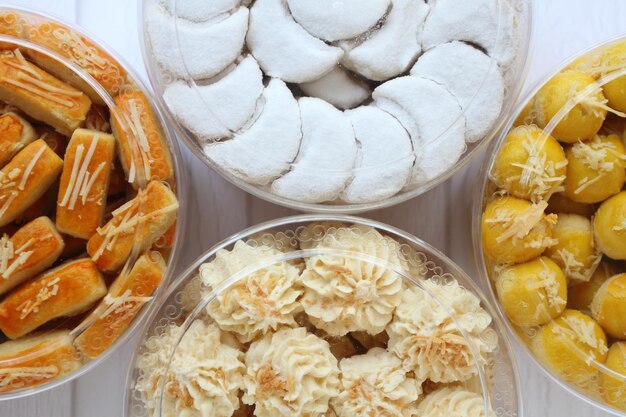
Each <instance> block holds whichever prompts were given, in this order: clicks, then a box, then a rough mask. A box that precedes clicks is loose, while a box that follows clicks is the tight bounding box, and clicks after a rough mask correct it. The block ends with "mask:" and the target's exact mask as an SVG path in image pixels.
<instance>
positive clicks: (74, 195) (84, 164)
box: [59, 133, 106, 210]
mask: <svg viewBox="0 0 626 417" xmlns="http://www.w3.org/2000/svg"><path fill="white" fill-rule="evenodd" d="M99 140H100V137H99V135H98V134H97V133H96V134H94V136H93V138H92V139H91V143H90V145H89V149H88V150H87V153H86V154H85V157H84V158H83V153H84V151H85V147H84V145H83V144H80V145H78V146H77V147H76V154H75V155H74V164H73V165H72V172H71V173H70V179H69V181H68V184H67V188H66V189H65V194H64V195H63V199H62V200H61V203H60V204H59V205H60V206H61V207H67V208H68V209H69V210H74V208H75V207H76V202H77V201H78V198H79V197H80V201H81V203H82V204H83V205H84V204H86V203H87V202H91V201H95V200H97V199H98V196H96V197H93V198H91V199H89V194H90V192H91V189H92V188H93V186H94V184H95V183H96V180H97V179H98V177H99V176H100V173H102V170H103V169H104V168H105V166H106V163H105V162H101V163H100V164H98V166H97V167H96V169H95V170H94V171H93V173H91V172H89V164H90V163H91V160H92V159H93V155H94V153H95V151H96V148H97V146H98V141H99Z"/></svg>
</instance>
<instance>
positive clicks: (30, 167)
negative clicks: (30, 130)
mask: <svg viewBox="0 0 626 417" xmlns="http://www.w3.org/2000/svg"><path fill="white" fill-rule="evenodd" d="M45 151H46V147H45V146H42V147H41V148H39V150H38V151H37V153H36V154H35V156H33V159H31V160H30V162H29V163H28V165H27V166H26V169H25V170H24V174H22V180H21V181H20V185H18V187H17V188H18V189H19V190H20V191H24V187H26V182H28V177H30V174H31V172H32V171H33V169H34V168H35V165H37V162H38V161H39V158H41V155H43V153H44V152H45Z"/></svg>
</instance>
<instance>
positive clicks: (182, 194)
mask: <svg viewBox="0 0 626 417" xmlns="http://www.w3.org/2000/svg"><path fill="white" fill-rule="evenodd" d="M0 12H14V13H17V14H20V15H24V16H33V17H36V18H40V19H44V20H49V21H52V22H55V23H58V24H60V25H63V26H65V27H67V28H69V29H70V30H72V31H75V32H76V33H79V34H81V35H82V36H85V37H86V38H87V39H89V40H90V41H91V42H93V43H94V44H95V45H97V46H98V48H100V49H102V50H103V51H104V52H105V53H106V54H108V55H109V56H110V57H111V58H112V59H114V60H115V61H116V62H117V63H119V64H120V66H121V67H123V68H124V71H126V73H127V74H128V76H129V77H130V78H131V79H132V81H133V82H134V83H135V84H136V85H137V87H138V88H139V90H140V91H141V92H142V93H143V94H144V95H145V96H146V98H147V99H148V102H149V103H150V105H151V110H152V111H153V113H154V114H155V117H156V118H157V120H158V122H159V124H160V125H161V128H162V129H163V133H164V135H165V137H166V138H167V145H168V148H169V149H170V151H171V158H172V164H173V167H174V173H175V180H176V195H177V199H178V200H179V211H178V214H177V230H176V238H175V241H174V242H175V243H174V244H173V246H172V248H171V254H170V256H169V262H168V265H167V269H166V271H165V274H164V278H163V282H162V284H161V285H159V286H158V287H157V289H156V290H155V293H154V295H153V297H154V298H153V300H152V301H151V302H148V303H147V304H146V305H144V307H143V308H142V309H141V311H140V312H139V314H137V316H136V317H135V319H134V320H133V321H132V322H131V324H130V326H129V327H128V328H127V329H126V330H125V331H124V333H123V334H122V335H121V336H120V337H119V338H118V339H117V340H115V342H113V343H112V344H111V345H110V346H109V347H108V348H107V349H106V350H105V351H104V352H103V353H102V354H100V355H99V356H98V357H96V358H94V359H91V360H89V361H88V362H86V363H85V364H83V365H81V366H80V368H78V369H77V370H76V371H74V372H72V373H70V374H68V375H66V376H64V377H62V378H58V379H54V380H51V381H49V382H45V383H43V384H38V385H35V386H33V387H29V388H22V389H18V390H14V391H7V392H4V393H0V402H2V401H7V400H13V399H18V398H24V397H28V396H31V395H35V394H39V393H42V392H45V391H48V390H50V389H53V388H56V387H58V386H61V385H64V384H66V383H68V382H71V381H73V380H74V379H76V378H78V377H80V376H82V375H84V374H86V373H87V372H89V371H91V370H92V369H94V368H95V367H97V366H99V365H100V364H102V363H103V362H104V361H106V360H107V359H108V358H109V357H110V356H111V355H112V354H113V353H114V352H116V351H117V350H118V349H119V348H120V347H121V346H122V345H124V344H125V343H127V342H128V340H129V339H130V338H131V337H132V336H133V335H134V334H135V333H136V331H137V329H138V328H139V327H140V324H141V322H142V321H143V320H145V318H146V316H147V315H148V313H149V310H150V308H151V307H152V304H153V302H154V300H155V299H156V298H157V296H158V295H159V294H161V293H162V292H163V291H165V289H166V287H167V283H168V281H170V280H171V279H172V276H173V275H174V269H175V266H176V265H177V263H178V259H179V257H180V253H181V251H180V249H181V245H182V244H181V242H182V239H181V237H182V233H183V230H184V228H185V224H186V215H185V214H186V211H185V210H186V204H187V201H186V195H187V189H186V188H185V187H184V184H185V183H186V175H187V172H186V170H184V169H182V167H183V165H182V163H181V160H182V156H181V153H180V148H179V146H178V143H177V141H176V140H173V138H175V136H174V134H173V133H172V130H171V129H170V126H169V124H167V123H166V122H165V120H166V119H165V118H164V117H163V114H162V111H161V109H160V108H159V107H158V105H157V104H156V100H155V98H154V96H153V94H152V92H151V91H150V90H149V89H148V88H147V87H146V85H145V84H144V82H143V80H142V79H141V77H139V76H138V74H137V73H136V72H135V70H134V69H133V67H132V66H130V65H129V64H128V63H127V62H126V61H125V60H123V59H121V58H120V57H119V55H118V54H117V53H115V52H114V51H112V49H111V48H110V47H109V46H107V45H106V44H105V43H103V42H102V41H100V40H99V39H98V38H97V37H94V36H93V35H92V34H91V33H89V32H87V31H85V30H83V29H82V28H81V27H79V26H77V25H75V24H74V23H72V22H68V21H67V20H65V19H63V18H60V17H58V16H56V15H54V14H48V13H44V12H40V11H37V10H32V9H29V8H26V7H19V6H2V7H0ZM0 39H2V40H4V41H5V42H7V43H15V44H22V45H23V46H25V47H27V48H28V49H32V50H36V51H38V52H40V53H43V54H44V55H46V56H48V57H51V58H52V59H54V60H55V61H57V62H59V63H61V64H63V65H64V66H65V67H66V68H69V69H71V70H72V73H74V74H76V75H78V77H79V78H80V79H82V80H83V81H85V82H86V83H87V84H88V85H89V86H90V87H91V88H92V89H94V91H96V92H97V93H98V95H99V96H101V97H102V98H103V100H104V101H105V102H106V103H107V107H108V108H111V107H110V104H113V105H114V103H113V101H112V97H111V96H110V94H109V93H108V92H106V90H104V87H102V86H101V84H100V83H99V82H98V81H96V80H95V79H94V78H93V77H92V76H91V75H90V74H89V73H88V72H87V71H86V70H85V69H84V68H81V67H80V66H78V65H77V64H76V63H74V62H72V61H70V60H68V59H67V58H65V57H63V56H61V55H60V54H58V53H57V52H56V51H53V50H51V49H49V48H47V47H44V46H42V45H39V44H36V43H33V42H31V41H29V40H26V39H23V38H19V37H14V36H10V35H0ZM106 97H108V98H109V99H108V101H107V99H106Z"/></svg>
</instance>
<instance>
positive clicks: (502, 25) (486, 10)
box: [422, 0, 519, 66]
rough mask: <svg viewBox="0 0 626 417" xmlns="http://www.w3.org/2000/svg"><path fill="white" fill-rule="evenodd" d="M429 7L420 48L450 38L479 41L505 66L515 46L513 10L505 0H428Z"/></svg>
mask: <svg viewBox="0 0 626 417" xmlns="http://www.w3.org/2000/svg"><path fill="white" fill-rule="evenodd" d="M429 4H430V5H431V7H432V11H431V13H430V15H429V16H428V19H427V20H426V23H425V25H424V31H423V33H422V41H423V46H424V49H426V50H427V49H430V48H433V47H435V46H437V45H441V44H443V43H447V42H451V41H455V40H458V41H468V42H472V43H475V44H477V45H480V47H482V48H483V49H485V50H486V51H487V53H488V54H489V56H491V57H492V58H494V59H496V60H497V61H498V62H499V63H500V65H503V66H508V65H509V64H510V63H511V61H513V60H514V59H515V54H516V52H517V51H518V49H519V47H518V45H517V42H518V40H517V38H516V37H515V30H514V27H513V26H514V24H515V14H514V12H513V9H512V7H511V5H510V3H509V2H508V0H473V1H458V0H430V2H429Z"/></svg>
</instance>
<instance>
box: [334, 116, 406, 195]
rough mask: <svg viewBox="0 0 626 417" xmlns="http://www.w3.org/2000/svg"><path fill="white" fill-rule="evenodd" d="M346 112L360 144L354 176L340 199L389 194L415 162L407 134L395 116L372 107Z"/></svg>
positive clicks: (396, 190)
mask: <svg viewBox="0 0 626 417" xmlns="http://www.w3.org/2000/svg"><path fill="white" fill-rule="evenodd" d="M346 115H347V116H348V117H349V118H350V121H351V122H352V127H353V128H354V133H355V135H356V139H357V142H358V143H359V145H360V147H359V151H358V153H357V162H356V166H355V169H354V177H353V178H352V181H351V182H350V183H349V184H348V186H347V187H346V189H345V190H344V192H343V193H342V194H341V198H342V200H344V201H346V202H347V203H368V202H371V201H379V200H383V199H385V198H388V197H391V196H392V195H394V194H396V193H397V192H399V191H400V190H401V189H402V187H403V186H404V184H406V183H407V180H408V179H409V176H410V174H411V170H412V167H413V162H414V161H415V155H414V153H413V147H412V146H411V138H410V137H409V134H408V133H407V131H406V130H404V128H403V127H402V125H400V123H399V122H398V120H397V119H395V118H394V117H393V116H391V115H389V114H388V113H386V112H384V111H382V110H380V109H378V108H376V107H373V106H365V107H359V108H357V109H355V110H350V111H347V112H346Z"/></svg>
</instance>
